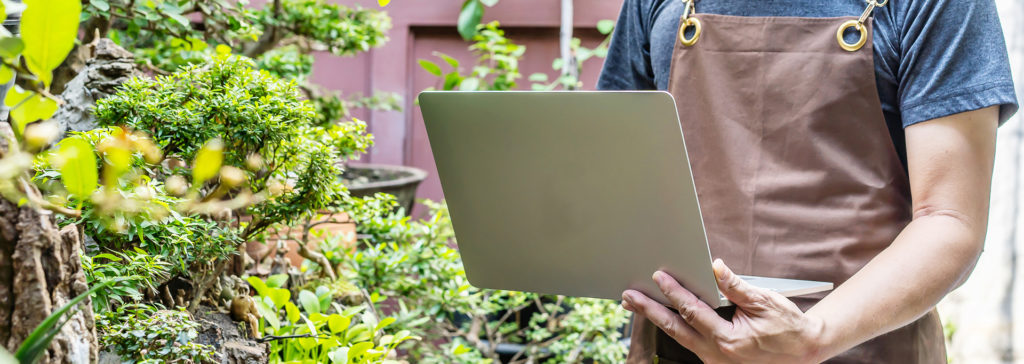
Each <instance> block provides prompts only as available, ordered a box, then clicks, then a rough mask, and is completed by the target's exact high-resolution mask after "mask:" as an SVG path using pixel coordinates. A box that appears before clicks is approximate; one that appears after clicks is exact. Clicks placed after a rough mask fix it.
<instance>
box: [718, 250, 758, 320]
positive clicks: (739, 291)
mask: <svg viewBox="0 0 1024 364" xmlns="http://www.w3.org/2000/svg"><path fill="white" fill-rule="evenodd" d="M711 267H712V268H713V269H714V270H715V278H717V281H718V289H719V290H720V291H722V294H723V295H725V298H728V299H729V301H732V303H735V304H736V305H737V306H739V307H744V308H752V307H753V308H756V307H763V306H764V305H765V304H766V300H767V296H766V295H765V292H764V291H762V290H761V289H760V288H757V287H754V286H753V285H751V284H750V283H747V282H746V281H744V280H743V279H742V278H740V277H739V276H738V275H736V274H735V273H733V272H732V269H729V267H727V266H726V265H725V262H723V261H722V260H721V259H715V261H714V263H712V264H711Z"/></svg>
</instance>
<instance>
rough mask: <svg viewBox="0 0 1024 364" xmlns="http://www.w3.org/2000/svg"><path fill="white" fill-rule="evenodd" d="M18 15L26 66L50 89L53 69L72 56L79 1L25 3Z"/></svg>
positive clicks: (28, 0) (79, 15)
mask: <svg viewBox="0 0 1024 364" xmlns="http://www.w3.org/2000/svg"><path fill="white" fill-rule="evenodd" d="M25 5H26V6H27V7H26V8H25V12H24V13H22V14H21V38H22V40H24V41H25V52H24V53H23V54H24V56H25V63H26V64H27V65H28V70H29V71H31V72H32V73H34V74H35V75H36V76H37V77H39V80H40V81H42V82H43V85H44V86H45V87H50V82H51V81H52V80H53V69H54V68H57V66H60V64H61V63H62V62H64V58H66V57H67V56H68V53H71V49H72V48H74V46H75V38H76V37H77V36H78V21H79V19H80V17H81V13H82V2H81V0H25Z"/></svg>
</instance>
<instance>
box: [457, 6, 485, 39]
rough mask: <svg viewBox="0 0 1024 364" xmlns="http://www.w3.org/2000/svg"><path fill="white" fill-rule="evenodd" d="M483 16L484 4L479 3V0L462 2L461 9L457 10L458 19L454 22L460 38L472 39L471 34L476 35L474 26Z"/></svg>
mask: <svg viewBox="0 0 1024 364" xmlns="http://www.w3.org/2000/svg"><path fill="white" fill-rule="evenodd" d="M483 17H484V5H483V4H481V3H480V0H466V2H465V3H463V4H462V10H461V11H459V19H458V23H457V24H456V27H457V28H458V30H459V35H461V36H462V39H465V40H472V39H473V36H474V35H476V27H477V26H478V25H480V20H481V19H483Z"/></svg>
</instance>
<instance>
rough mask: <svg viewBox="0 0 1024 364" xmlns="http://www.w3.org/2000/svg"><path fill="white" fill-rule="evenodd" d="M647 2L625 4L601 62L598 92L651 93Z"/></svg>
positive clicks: (653, 85)
mask: <svg viewBox="0 0 1024 364" xmlns="http://www.w3.org/2000/svg"><path fill="white" fill-rule="evenodd" d="M649 3H650V1H646V0H625V1H624V2H623V4H622V10H621V11H620V12H619V20H618V21H617V22H616V23H615V31H614V32H613V33H612V41H611V44H610V45H609V46H608V54H607V56H605V59H604V67H603V68H602V69H601V76H600V77H599V78H598V80H597V89H599V90H653V89H655V88H657V87H656V86H655V83H654V70H653V68H652V66H651V51H650V49H651V48H650V39H649V38H650V37H649V36H648V35H649V34H648V24H646V21H645V19H647V18H648V17H647V15H648V14H647V13H649V12H650V9H649V6H650V4H649Z"/></svg>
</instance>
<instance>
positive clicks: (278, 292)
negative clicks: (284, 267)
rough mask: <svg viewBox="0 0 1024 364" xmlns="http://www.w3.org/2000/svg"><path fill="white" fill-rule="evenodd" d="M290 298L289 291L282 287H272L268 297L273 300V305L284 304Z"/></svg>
mask: <svg viewBox="0 0 1024 364" xmlns="http://www.w3.org/2000/svg"><path fill="white" fill-rule="evenodd" d="M291 298H292V293H291V291H288V290H287V289H284V288H273V289H271V292H270V299H271V300H273V301H274V306H275V307H281V306H284V304H285V302H288V300H289V299H291Z"/></svg>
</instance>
